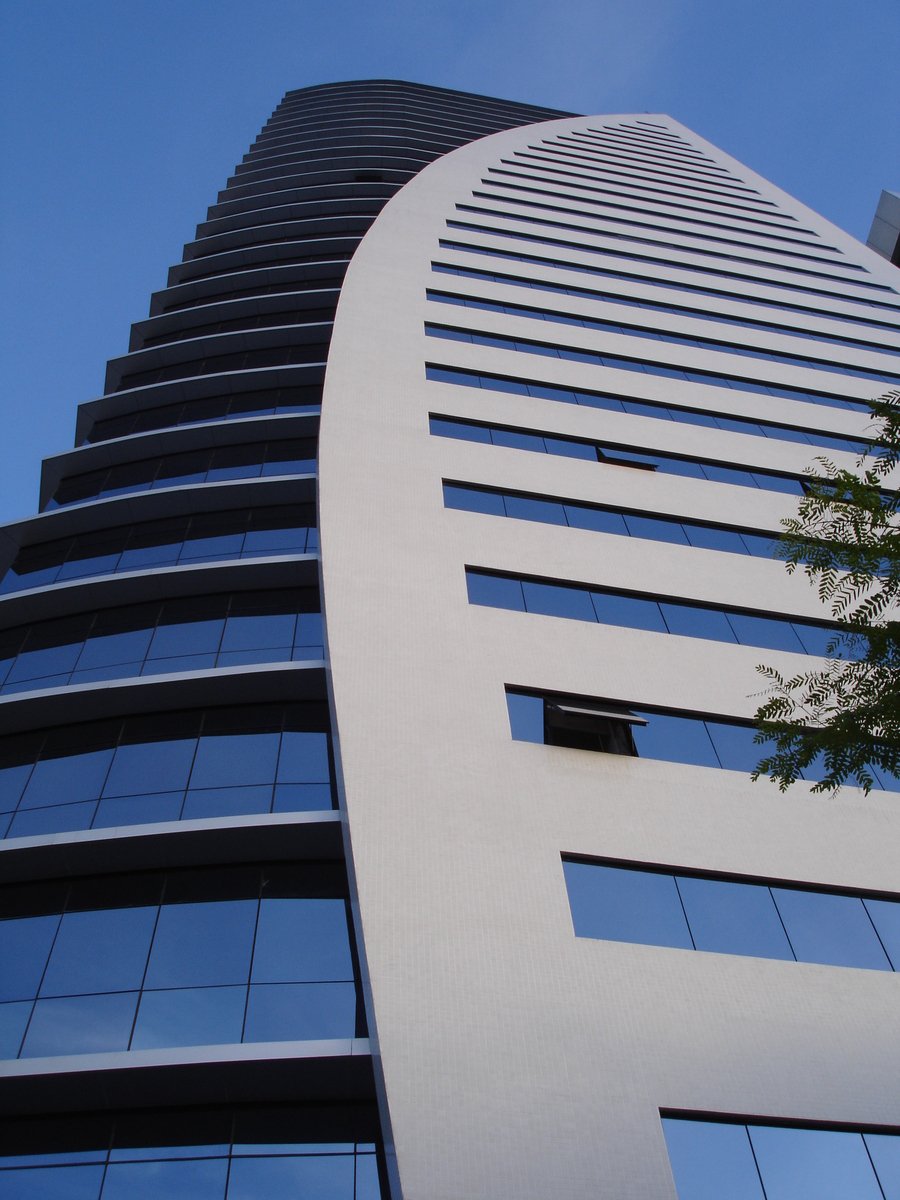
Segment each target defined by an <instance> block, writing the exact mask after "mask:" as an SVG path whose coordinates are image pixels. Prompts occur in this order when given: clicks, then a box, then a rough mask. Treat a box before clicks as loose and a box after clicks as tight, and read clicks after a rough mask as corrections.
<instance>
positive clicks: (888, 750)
mask: <svg viewBox="0 0 900 1200" xmlns="http://www.w3.org/2000/svg"><path fill="white" fill-rule="evenodd" d="M871 409H872V414H873V418H874V429H875V444H874V445H873V447H872V449H871V450H870V451H869V452H868V453H867V454H865V455H863V457H862V458H860V460H859V462H858V464H857V471H856V472H853V471H848V470H844V469H840V468H838V467H836V466H835V465H834V463H832V462H831V461H830V460H829V459H827V458H819V459H816V461H815V464H814V466H813V467H811V468H810V471H809V472H808V474H809V482H808V485H807V488H808V490H807V494H806V495H805V496H804V498H803V499H802V500H801V502H800V505H799V508H798V511H797V515H796V516H795V517H791V518H789V519H787V520H785V521H784V522H783V525H784V529H785V532H784V533H783V534H782V537H781V541H780V544H779V553H780V557H782V558H784V560H785V563H786V566H787V570H788V571H789V572H791V573H793V572H794V571H796V570H798V569H802V570H803V571H805V572H806V574H807V575H808V576H809V578H810V580H811V581H812V582H813V583H814V584H815V586H816V588H817V590H818V594H819V598H820V599H821V600H822V602H823V604H826V605H828V607H829V608H830V611H831V618H832V619H833V620H834V621H836V622H837V624H838V630H837V632H836V634H835V637H834V639H833V640H832V642H831V644H830V646H829V651H828V653H829V657H828V659H827V660H826V665H825V667H824V668H822V669H821V670H818V671H807V672H803V673H801V674H799V675H795V676H794V677H793V678H790V679H788V678H786V677H785V676H784V675H783V674H782V673H781V672H780V671H777V670H775V669H774V668H773V667H759V668H758V670H759V671H760V673H761V674H762V675H763V676H764V677H765V678H766V679H767V680H768V683H769V688H768V691H767V695H768V699H767V700H766V701H765V703H764V704H762V705H761V707H760V708H759V709H758V711H757V713H756V720H757V724H758V726H759V732H758V733H757V737H756V740H757V741H758V742H763V743H765V744H766V747H767V751H768V752H767V754H766V757H765V758H763V759H762V760H761V762H760V763H759V765H758V767H757V768H756V770H755V771H754V773H753V778H754V779H757V778H759V776H760V775H763V774H767V775H770V776H772V777H773V779H774V780H775V781H776V782H777V783H778V785H779V787H780V788H781V790H782V791H785V790H786V789H787V788H788V787H789V786H790V785H791V784H792V783H794V781H795V780H797V779H799V778H803V777H806V778H808V777H809V774H810V773H807V771H806V768H810V767H811V768H813V770H812V772H811V774H812V777H813V778H815V777H818V778H819V782H817V783H816V784H815V786H814V787H813V791H815V792H831V793H834V792H835V791H836V790H837V789H838V788H839V787H840V785H841V784H844V783H852V784H856V785H859V786H861V787H862V788H864V789H865V791H866V792H868V791H869V790H870V788H871V787H872V786H873V784H874V779H873V774H872V768H873V767H874V768H875V769H876V770H877V769H883V770H885V771H888V772H893V773H898V774H900V620H898V619H897V618H898V615H900V613H898V609H897V601H898V599H900V521H898V516H900V493H898V492H896V491H889V490H885V482H886V480H887V478H888V476H889V475H890V473H891V472H892V471H893V469H894V468H895V467H896V466H897V464H898V462H900V391H892V392H889V393H887V394H886V395H884V396H881V397H879V398H878V399H877V400H873V401H872V402H871Z"/></svg>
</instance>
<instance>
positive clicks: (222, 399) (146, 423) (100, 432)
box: [87, 369, 322, 442]
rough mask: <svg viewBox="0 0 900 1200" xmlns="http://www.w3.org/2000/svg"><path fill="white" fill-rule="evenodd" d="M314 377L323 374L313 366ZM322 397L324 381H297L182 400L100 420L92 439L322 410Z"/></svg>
mask: <svg viewBox="0 0 900 1200" xmlns="http://www.w3.org/2000/svg"><path fill="white" fill-rule="evenodd" d="M309 374H310V375H311V376H314V375H318V374H321V372H319V371H316V370H315V369H312V370H311V371H310V373H309ZM321 400H322V387H321V382H319V383H315V382H310V383H306V384H294V385H293V386H292V387H289V388H287V387H285V388H265V389H259V390H256V391H247V392H237V393H230V394H228V395H226V396H207V397H203V398H200V399H196V400H178V401H176V402H175V403H174V404H163V405H159V406H158V407H156V408H143V409H136V410H135V409H132V410H131V411H129V412H126V413H122V414H121V415H119V416H115V417H106V418H104V419H103V420H102V421H97V422H96V424H95V425H94V426H93V427H92V428H91V432H90V436H89V437H88V438H87V441H89V442H103V441H107V440H109V439H111V438H119V437H127V436H128V435H129V434H132V433H147V432H149V430H151V429H167V428H169V427H171V426H175V425H199V424H202V423H203V422H204V421H229V420H231V421H234V420H241V419H242V418H244V417H262V416H270V415H271V414H273V413H313V414H315V413H318V412H319V411H320V404H321Z"/></svg>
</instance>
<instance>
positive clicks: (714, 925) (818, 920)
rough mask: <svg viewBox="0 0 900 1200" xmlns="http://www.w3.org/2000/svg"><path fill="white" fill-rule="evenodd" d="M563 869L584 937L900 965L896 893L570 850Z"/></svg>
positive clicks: (890, 967) (887, 967)
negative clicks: (895, 943)
mask: <svg viewBox="0 0 900 1200" xmlns="http://www.w3.org/2000/svg"><path fill="white" fill-rule="evenodd" d="M563 872H564V874H565V879H566V888H567V890H568V894H569V907H570V908H571V911H572V923H573V925H574V928H575V933H576V935H577V936H578V937H585V938H597V939H600V940H602V941H613V942H637V943H640V944H642V945H646V946H678V947H681V948H682V949H686V950H707V951H711V952H714V953H718V954H739V955H749V956H752V957H755V958H780V959H790V960H793V961H796V962H808V963H823V964H827V965H831V966H842V967H862V968H866V969H868V970H873V971H894V970H897V969H898V968H900V959H897V961H896V962H895V961H894V960H893V959H892V958H891V956H890V953H889V951H888V949H887V947H888V946H889V945H890V944H891V938H892V936H893V935H894V934H895V931H896V929H897V927H898V921H900V900H898V899H896V898H889V899H886V898H883V897H880V898H869V897H866V896H861V895H853V894H850V893H848V892H827V891H818V890H814V889H811V888H799V887H795V886H793V885H790V884H782V883H775V882H771V883H760V882H757V881H755V880H754V881H747V880H745V879H740V878H736V877H733V878H719V877H715V878H713V877H705V876H702V875H695V874H693V873H690V874H688V873H685V872H681V871H671V870H667V869H666V868H653V867H645V866H635V865H633V864H631V863H618V862H615V863H613V862H598V861H596V860H594V861H585V860H581V859H576V858H570V857H564V858H563Z"/></svg>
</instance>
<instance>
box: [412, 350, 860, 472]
mask: <svg viewBox="0 0 900 1200" xmlns="http://www.w3.org/2000/svg"><path fill="white" fill-rule="evenodd" d="M425 378H426V379H430V380H434V381H436V382H438V383H453V384H456V385H457V386H458V387H471V388H483V389H484V390H486V391H492V392H507V393H511V394H514V395H519V396H533V397H535V398H536V399H539V400H555V401H556V402H557V403H560V404H579V405H581V406H582V407H583V408H599V409H602V410H605V411H607V412H627V413H630V414H631V415H632V416H636V417H650V418H652V419H654V420H660V421H677V422H679V423H680V424H683V425H701V426H703V427H704V428H708V429H725V430H728V431H729V432H730V433H747V434H750V435H751V436H754V437H769V438H773V439H775V440H779V441H787V442H799V443H802V444H804V445H810V446H822V447H825V448H826V449H833V450H849V451H850V452H851V453H855V454H864V453H865V452H866V451H868V450H870V449H871V443H868V442H864V441H861V440H860V439H858V438H844V437H838V436H837V435H836V434H830V433H820V432H818V431H813V430H803V429H796V428H792V427H790V426H787V425H773V424H771V423H769V422H765V421H754V420H751V419H750V418H748V417H725V416H719V415H715V414H713V413H711V412H706V411H699V410H694V409H687V408H679V407H675V406H673V405H669V404H658V403H657V402H656V401H654V400H648V401H644V400H631V399H629V398H627V397H625V396H614V395H610V394H606V393H603V392H576V391H573V390H571V389H570V388H561V387H555V386H550V385H548V384H543V383H537V382H536V381H532V382H529V381H528V380H526V379H510V378H507V377H505V376H501V375H489V374H480V373H479V372H477V371H466V370H459V369H457V368H454V367H439V366H435V365H433V364H427V365H426V367H425Z"/></svg>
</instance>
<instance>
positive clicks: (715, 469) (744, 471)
mask: <svg viewBox="0 0 900 1200" xmlns="http://www.w3.org/2000/svg"><path fill="white" fill-rule="evenodd" d="M429 427H430V430H431V432H432V433H433V434H435V435H437V436H439V437H448V438H457V439H459V440H461V441H466V442H486V443H490V444H492V445H494V446H508V447H510V448H512V449H516V450H531V451H534V452H536V453H538V454H555V455H560V456H562V457H564V458H581V459H586V460H587V461H588V462H600V463H605V464H607V465H611V466H625V467H628V466H631V467H637V468H638V469H645V470H646V469H647V468H651V469H653V470H655V471H659V472H660V473H661V474H664V475H683V476H689V477H691V478H694V479H709V480H713V481H719V482H723V483H734V484H737V485H739V486H740V487H752V488H762V489H764V490H769V491H776V492H784V493H788V494H790V495H795V496H802V495H803V486H802V484H801V481H800V480H799V479H798V478H795V477H794V476H791V475H779V474H777V473H773V474H766V473H765V472H760V471H752V470H750V469H749V468H737V467H729V468H723V467H720V466H718V465H717V464H714V463H700V462H696V461H694V460H691V459H683V458H678V457H675V456H670V455H664V454H648V453H646V452H640V453H638V452H636V451H634V450H633V449H631V448H628V449H622V448H620V447H617V446H613V447H606V446H601V445H599V444H597V443H594V442H583V441H578V440H577V439H575V438H565V437H545V436H544V435H543V434H537V433H530V432H528V431H527V430H515V429H509V428H507V427H506V426H499V425H482V424H479V423H477V422H474V421H458V420H452V419H451V418H449V417H432V418H431V419H430V422H429ZM726 475H727V477H726Z"/></svg>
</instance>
